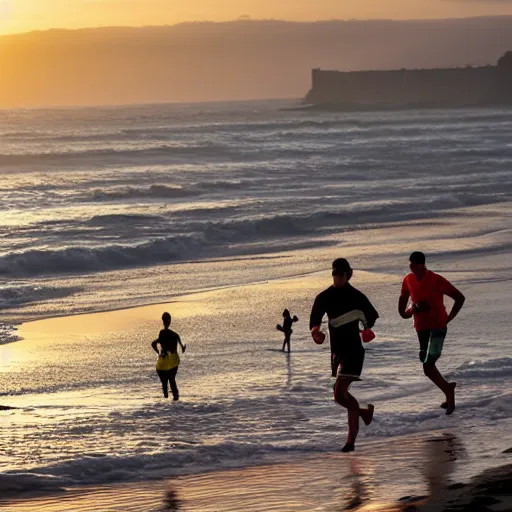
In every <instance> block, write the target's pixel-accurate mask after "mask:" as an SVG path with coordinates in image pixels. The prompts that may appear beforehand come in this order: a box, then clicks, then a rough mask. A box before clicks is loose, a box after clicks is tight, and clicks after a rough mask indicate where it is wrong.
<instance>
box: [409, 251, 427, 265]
mask: <svg viewBox="0 0 512 512" xmlns="http://www.w3.org/2000/svg"><path fill="white" fill-rule="evenodd" d="M409 261H410V262H411V263H414V264H416V265H425V261H426V258H425V255H424V254H423V253H422V252H420V251H414V252H413V253H412V254H411V255H410V256H409Z"/></svg>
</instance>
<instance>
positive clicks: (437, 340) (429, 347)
mask: <svg viewBox="0 0 512 512" xmlns="http://www.w3.org/2000/svg"><path fill="white" fill-rule="evenodd" d="M446 333H447V330H446V329H428V330H425V331H418V340H419V342H420V353H419V357H420V361H421V362H422V363H423V364H433V363H435V362H436V361H437V360H438V359H439V358H440V357H441V352H442V350H443V343H444V339H445V338H446Z"/></svg>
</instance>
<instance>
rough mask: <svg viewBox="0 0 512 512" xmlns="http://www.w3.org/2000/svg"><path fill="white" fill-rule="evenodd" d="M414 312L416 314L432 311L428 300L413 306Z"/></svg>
mask: <svg viewBox="0 0 512 512" xmlns="http://www.w3.org/2000/svg"><path fill="white" fill-rule="evenodd" d="M412 311H413V312H414V313H427V312H428V311H430V304H429V303H428V302H427V301H426V300H422V301H420V302H418V303H416V304H413V305H412Z"/></svg>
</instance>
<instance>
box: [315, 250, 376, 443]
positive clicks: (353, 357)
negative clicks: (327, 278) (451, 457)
mask: <svg viewBox="0 0 512 512" xmlns="http://www.w3.org/2000/svg"><path fill="white" fill-rule="evenodd" d="M332 278H333V285H332V286H330V287H329V288H327V290H325V291H323V292H322V293H320V294H319V295H318V296H317V297H316V299H315V302H314V304H313V308H312V310H311V317H310V321H309V328H310V330H311V335H312V336H313V340H314V341H315V343H317V344H319V345H321V344H322V343H323V342H324V340H325V334H324V333H323V332H322V331H321V330H320V325H321V323H322V318H323V317H324V315H325V314H327V318H328V319H329V336H330V339H331V373H332V375H333V376H336V383H335V384H334V399H335V401H336V402H337V403H338V404H339V405H341V406H342V407H344V408H345V409H347V412H348V436H347V442H346V444H345V446H344V447H343V448H342V450H341V451H342V452H352V451H354V449H355V442H356V438H357V434H358V432H359V418H362V420H363V421H364V423H365V425H369V424H370V423H371V422H372V420H373V411H374V406H373V405H371V404H368V406H367V407H366V408H361V407H359V402H358V401H357V400H356V399H355V398H354V396H352V395H351V394H350V393H349V391H348V389H349V387H350V385H351V384H352V382H354V381H358V380H361V379H360V378H359V377H360V375H361V372H362V370H363V362H364V353H365V350H364V348H363V345H362V342H361V336H360V332H359V322H361V323H362V324H363V325H364V326H365V328H367V329H370V328H371V327H373V325H374V324H375V322H376V320H377V318H379V314H378V313H377V311H376V309H375V308H374V307H373V306H372V304H371V302H370V301H369V300H368V298H367V297H366V296H365V295H364V294H363V293H361V292H360V291H359V290H357V289H356V288H354V287H353V286H352V285H351V284H350V283H349V281H350V279H351V278H352V269H351V268H350V264H349V262H348V261H347V260H346V259H345V258H338V259H336V260H334V261H333V263H332Z"/></svg>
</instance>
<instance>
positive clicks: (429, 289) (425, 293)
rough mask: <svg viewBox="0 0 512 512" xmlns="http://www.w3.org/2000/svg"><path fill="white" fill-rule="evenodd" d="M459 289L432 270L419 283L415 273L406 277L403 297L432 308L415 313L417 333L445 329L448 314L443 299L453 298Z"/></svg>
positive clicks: (403, 284) (403, 285)
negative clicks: (446, 296)
mask: <svg viewBox="0 0 512 512" xmlns="http://www.w3.org/2000/svg"><path fill="white" fill-rule="evenodd" d="M455 293H457V289H456V288H455V286H453V285H452V284H451V283H450V281H448V280H447V279H445V278H444V277H443V276H440V275H439V274H436V273H435V272H432V271H430V270H427V273H426V274H425V276H424V277H423V279H422V280H421V281H418V279H417V278H416V276H415V275H414V274H413V273H410V274H408V275H406V276H405V278H404V281H403V283H402V293H401V295H402V297H411V300H412V301H413V302H414V303H415V304H418V303H419V302H422V301H424V302H426V303H427V304H428V305H429V306H430V310H429V311H424V312H420V313H413V315H414V327H415V329H416V330H417V331H425V330H429V329H445V328H446V324H447V321H448V313H447V312H446V308H445V306H444V300H443V297H444V296H445V295H449V296H452V295H454V294H455Z"/></svg>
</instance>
